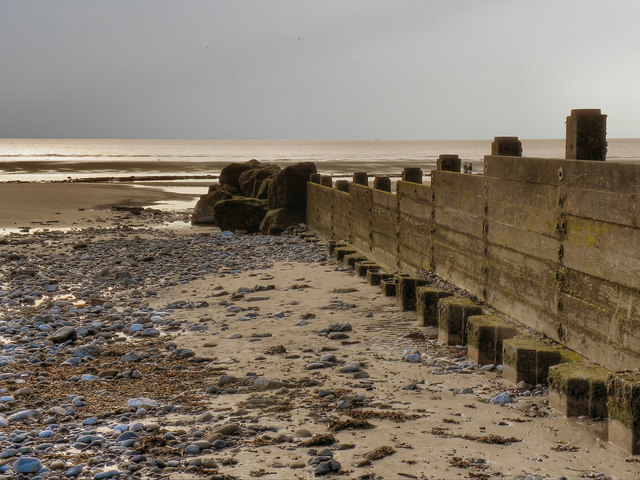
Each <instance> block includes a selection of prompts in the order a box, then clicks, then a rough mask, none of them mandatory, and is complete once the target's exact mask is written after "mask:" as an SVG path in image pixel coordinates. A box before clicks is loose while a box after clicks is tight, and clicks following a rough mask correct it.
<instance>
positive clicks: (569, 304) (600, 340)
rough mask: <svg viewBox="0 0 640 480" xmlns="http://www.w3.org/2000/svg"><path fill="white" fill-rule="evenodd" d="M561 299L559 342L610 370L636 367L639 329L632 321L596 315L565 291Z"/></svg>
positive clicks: (590, 307) (639, 351)
mask: <svg viewBox="0 0 640 480" xmlns="http://www.w3.org/2000/svg"><path fill="white" fill-rule="evenodd" d="M561 301H562V304H563V305H564V306H565V307H564V308H563V312H562V319H561V324H562V337H561V341H562V343H563V344H565V345H567V346H568V347H569V348H571V349H573V350H575V351H576V352H578V353H580V354H582V355H584V356H585V357H587V358H588V359H589V360H591V361H593V362H596V363H599V364H600V365H603V366H604V367H607V368H610V369H612V370H619V369H625V368H637V366H638V363H639V362H640V349H639V348H638V346H639V345H640V343H639V342H640V340H638V336H639V335H640V331H639V329H638V328H637V325H636V324H635V322H633V324H628V323H627V322H626V320H625V319H624V318H620V317H618V316H616V315H613V316H611V317H606V316H604V317H603V316H601V315H598V311H594V309H593V307H592V306H591V305H590V304H589V303H587V302H583V301H582V300H580V299H578V298H575V297H573V296H571V295H569V294H567V293H562V294H561ZM551 338H553V337H551ZM554 339H557V338H554Z"/></svg>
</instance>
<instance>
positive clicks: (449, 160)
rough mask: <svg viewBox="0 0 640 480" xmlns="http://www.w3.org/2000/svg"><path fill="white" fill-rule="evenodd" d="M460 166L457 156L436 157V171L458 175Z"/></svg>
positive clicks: (460, 162)
mask: <svg viewBox="0 0 640 480" xmlns="http://www.w3.org/2000/svg"><path fill="white" fill-rule="evenodd" d="M461 166H462V160H460V157H458V155H446V154H444V155H440V156H438V164H437V167H436V168H437V169H438V170H446V171H447V172H458V173H460V167H461Z"/></svg>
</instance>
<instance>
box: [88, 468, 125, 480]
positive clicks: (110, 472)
mask: <svg viewBox="0 0 640 480" xmlns="http://www.w3.org/2000/svg"><path fill="white" fill-rule="evenodd" d="M119 475H120V471H118V470H107V471H106V472H99V473H96V474H95V475H94V476H93V479H94V480H101V479H103V478H112V477H117V476H119Z"/></svg>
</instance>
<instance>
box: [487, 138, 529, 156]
mask: <svg viewBox="0 0 640 480" xmlns="http://www.w3.org/2000/svg"><path fill="white" fill-rule="evenodd" d="M491 155H504V156H508V157H521V156H522V142H521V141H520V140H518V137H494V139H493V142H492V143H491Z"/></svg>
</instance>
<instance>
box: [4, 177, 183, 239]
mask: <svg viewBox="0 0 640 480" xmlns="http://www.w3.org/2000/svg"><path fill="white" fill-rule="evenodd" d="M152 185H153V186H158V187H162V186H166V185H167V182H153V184H152ZM190 199H194V196H193V195H186V194H179V193H170V192H166V191H163V190H161V189H158V188H145V187H141V186H134V185H132V184H120V183H118V184H114V183H66V182H56V183H2V184H0V228H22V227H29V228H44V227H83V226H89V225H95V224H96V223H106V224H109V223H110V222H112V220H113V218H112V217H111V216H110V215H111V213H110V212H109V210H110V209H111V208H112V207H117V206H121V207H143V206H153V205H154V204H156V203H159V202H171V201H175V200H190ZM194 203H195V200H194Z"/></svg>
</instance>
